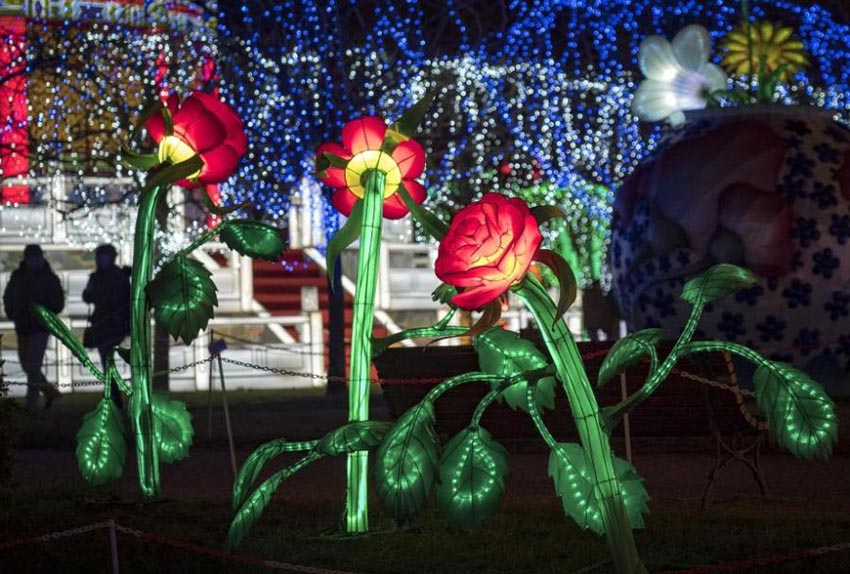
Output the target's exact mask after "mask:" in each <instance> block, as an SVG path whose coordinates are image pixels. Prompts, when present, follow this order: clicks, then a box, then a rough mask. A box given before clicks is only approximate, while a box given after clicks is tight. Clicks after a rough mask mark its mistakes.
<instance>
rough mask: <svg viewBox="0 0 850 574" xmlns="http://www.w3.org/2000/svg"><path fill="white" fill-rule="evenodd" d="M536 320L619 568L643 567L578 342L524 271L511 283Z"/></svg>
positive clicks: (623, 573) (630, 571)
mask: <svg viewBox="0 0 850 574" xmlns="http://www.w3.org/2000/svg"><path fill="white" fill-rule="evenodd" d="M516 293H517V295H518V296H519V297H520V298H521V299H522V300H523V302H525V304H526V306H527V307H528V310H529V311H531V314H532V315H533V316H534V319H535V320H536V321H537V325H538V326H539V328H540V331H541V333H542V334H543V340H544V341H545V343H546V347H547V348H548V350H549V353H550V354H551V356H552V359H553V361H554V362H555V367H556V369H557V370H558V378H559V379H560V380H561V382H562V384H563V385H564V389H565V391H566V393H567V399H568V400H569V403H570V410H571V411H572V414H573V419H574V420H575V424H576V430H577V431H578V434H579V437H580V439H581V443H582V446H583V447H584V453H585V457H586V459H587V468H588V470H589V471H590V474H591V480H592V482H593V493H594V496H595V497H596V501H597V502H598V504H599V508H600V512H601V514H602V523H603V525H604V527H605V539H606V542H607V544H608V548H609V549H610V551H611V555H612V557H613V559H614V565H615V567H616V570H617V572H618V573H620V574H636V573H642V572H646V569H645V568H644V566H643V564H642V563H641V561H640V558H639V557H638V553H637V548H636V546H635V541H634V536H633V535H632V525H631V523H630V522H629V516H628V514H627V512H626V505H625V501H624V499H623V493H622V488H621V485H620V481H619V480H618V479H617V473H616V472H615V471H614V455H613V453H612V452H611V445H610V443H609V441H608V435H607V434H606V432H605V428H604V422H603V417H602V413H601V412H600V410H599V405H598V403H597V402H596V397H595V396H594V394H593V389H592V387H591V386H590V381H589V380H588V378H587V374H586V373H585V371H584V365H583V364H582V361H581V355H580V354H579V350H578V346H577V345H576V343H575V340H574V339H573V336H572V333H570V331H569V329H568V328H567V326H566V324H565V323H564V320H563V318H562V317H559V316H557V312H556V308H555V304H554V303H553V302H552V299H551V298H550V297H549V294H548V293H547V292H546V290H545V289H544V288H543V286H542V285H541V284H540V283H539V282H538V281H537V279H535V278H534V277H533V276H531V275H526V277H525V280H524V281H523V283H522V284H521V285H520V286H519V287H518V288H517V289H516Z"/></svg>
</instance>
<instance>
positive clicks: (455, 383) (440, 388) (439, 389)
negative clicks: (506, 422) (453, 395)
mask: <svg viewBox="0 0 850 574" xmlns="http://www.w3.org/2000/svg"><path fill="white" fill-rule="evenodd" d="M504 380H505V378H504V377H502V376H499V375H491V374H488V373H483V372H481V371H475V372H472V373H464V374H462V375H456V376H454V377H452V378H450V379H446V380H445V381H443V382H442V383H440V384H439V385H437V386H436V387H434V388H433V389H431V390H430V391H428V394H427V395H425V398H424V399H422V400H423V401H429V402H432V403H433V402H434V401H436V400H437V399H438V398H440V395H442V394H443V393H445V392H446V391H449V390H451V389H453V388H455V387H459V386H461V385H465V384H466V383H471V382H473V381H480V382H482V383H498V382H502V381H504ZM502 390H504V389H502Z"/></svg>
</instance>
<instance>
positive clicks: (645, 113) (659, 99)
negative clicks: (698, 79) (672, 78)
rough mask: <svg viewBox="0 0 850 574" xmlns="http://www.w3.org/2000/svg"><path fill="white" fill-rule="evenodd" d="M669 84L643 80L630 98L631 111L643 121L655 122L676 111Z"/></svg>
mask: <svg viewBox="0 0 850 574" xmlns="http://www.w3.org/2000/svg"><path fill="white" fill-rule="evenodd" d="M678 109H679V108H678V107H677V105H676V95H675V94H674V93H673V90H672V88H671V86H670V84H668V83H666V82H659V81H656V80H644V81H643V83H641V85H640V87H639V88H638V89H637V92H635V97H634V99H633V100H632V113H634V114H635V115H636V116H637V117H638V118H640V119H641V120H643V121H645V122H657V121H660V120H663V119H665V118H667V117H669V116H670V115H671V114H672V113H673V112H676V111H678Z"/></svg>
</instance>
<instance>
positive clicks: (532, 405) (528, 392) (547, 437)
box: [525, 384, 558, 449]
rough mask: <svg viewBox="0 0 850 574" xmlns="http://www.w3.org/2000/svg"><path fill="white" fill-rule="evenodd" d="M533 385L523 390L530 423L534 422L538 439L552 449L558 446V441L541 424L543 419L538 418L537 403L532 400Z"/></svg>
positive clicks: (543, 424) (544, 424)
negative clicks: (538, 434) (538, 435)
mask: <svg viewBox="0 0 850 574" xmlns="http://www.w3.org/2000/svg"><path fill="white" fill-rule="evenodd" d="M534 391H535V386H534V385H531V384H529V385H527V386H526V389H525V400H526V402H527V403H528V414H529V415H530V416H531V420H532V422H534V426H535V427H537V432H539V433H540V437H541V438H542V439H543V442H545V443H546V446H548V447H549V448H550V449H554V448H555V447H556V446H557V445H558V441H556V440H555V437H554V436H552V432H551V431H550V430H549V428H548V427H547V426H546V423H544V422H543V417H541V416H540V409H538V408H537V401H536V400H535V399H534Z"/></svg>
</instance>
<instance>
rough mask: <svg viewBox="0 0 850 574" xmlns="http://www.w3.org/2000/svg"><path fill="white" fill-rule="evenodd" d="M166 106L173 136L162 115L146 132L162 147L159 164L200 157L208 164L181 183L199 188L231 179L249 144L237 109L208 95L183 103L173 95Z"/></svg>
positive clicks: (197, 94) (147, 125) (200, 94)
mask: <svg viewBox="0 0 850 574" xmlns="http://www.w3.org/2000/svg"><path fill="white" fill-rule="evenodd" d="M165 105H166V107H167V108H168V112H169V113H170V114H171V119H172V123H173V126H174V129H173V132H172V133H171V134H167V133H166V126H165V121H164V120H163V117H162V116H161V115H159V114H156V115H154V116H152V117H151V118H150V119H148V121H147V122H146V123H145V129H147V130H148V133H149V134H150V135H151V137H152V138H153V140H154V141H155V142H156V143H157V144H158V145H159V150H158V152H157V155H158V156H159V161H160V162H165V161H168V162H170V163H179V162H182V161H185V160H187V159H189V158H190V157H192V156H193V155H198V156H200V158H201V160H202V161H203V162H204V166H203V167H202V168H201V169H200V170H199V171H198V172H197V173H195V174H192V175H190V176H189V177H187V178H186V179H183V180H180V181H179V182H177V184H178V185H182V186H184V187H195V186H196V185H198V184H215V183H221V182H223V181H224V180H226V179H227V178H228V177H230V176H231V175H232V174H233V172H234V171H235V170H236V165H237V164H238V163H239V159H240V158H241V157H242V156H243V155H244V154H245V149H246V147H247V145H248V139H247V137H246V136H245V130H244V129H243V128H242V121H241V120H240V119H239V116H237V115H236V112H235V111H233V108H231V107H230V106H228V105H227V104H225V103H224V102H222V101H221V100H219V99H217V98H216V97H214V96H211V95H209V94H205V93H204V92H194V93H193V94H192V95H190V96H189V97H188V98H186V99H185V100H183V102H180V100H179V98H178V96H177V94H172V95H171V96H170V97H169V98H168V100H167V101H166V102H165Z"/></svg>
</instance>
